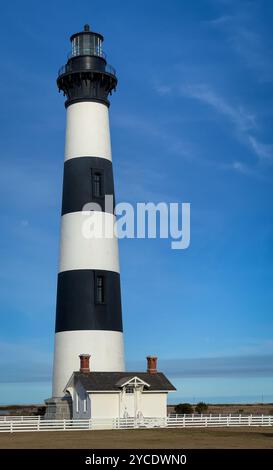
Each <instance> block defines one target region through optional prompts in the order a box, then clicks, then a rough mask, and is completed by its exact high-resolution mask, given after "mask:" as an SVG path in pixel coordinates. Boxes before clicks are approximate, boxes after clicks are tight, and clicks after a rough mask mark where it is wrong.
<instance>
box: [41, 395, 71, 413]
mask: <svg viewBox="0 0 273 470" xmlns="http://www.w3.org/2000/svg"><path fill="white" fill-rule="evenodd" d="M45 404H46V413H45V417H44V419H72V400H71V397H70V396H69V395H65V396H64V397H52V398H48V399H47V400H45Z"/></svg>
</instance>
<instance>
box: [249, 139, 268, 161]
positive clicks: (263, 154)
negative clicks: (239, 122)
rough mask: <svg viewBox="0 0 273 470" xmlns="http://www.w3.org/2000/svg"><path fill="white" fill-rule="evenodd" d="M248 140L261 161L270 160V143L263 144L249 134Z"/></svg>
mask: <svg viewBox="0 0 273 470" xmlns="http://www.w3.org/2000/svg"><path fill="white" fill-rule="evenodd" d="M248 140H249V143H250V145H251V147H252V149H253V151H254V152H255V154H256V155H257V156H258V157H259V159H260V160H261V161H265V162H271V161H272V157H273V147H272V145H268V144H263V143H262V142H259V141H258V140H257V139H256V138H255V137H252V136H249V138H248Z"/></svg>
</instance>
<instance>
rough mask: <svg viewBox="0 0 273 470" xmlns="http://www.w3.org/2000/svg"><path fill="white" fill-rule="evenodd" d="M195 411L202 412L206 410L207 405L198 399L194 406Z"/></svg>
mask: <svg viewBox="0 0 273 470" xmlns="http://www.w3.org/2000/svg"><path fill="white" fill-rule="evenodd" d="M195 411H196V413H199V414H200V415H201V414H202V413H206V411H208V405H207V404H206V403H204V402H203V401H200V402H199V403H197V405H196V407H195Z"/></svg>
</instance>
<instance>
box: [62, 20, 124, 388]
mask: <svg viewBox="0 0 273 470" xmlns="http://www.w3.org/2000/svg"><path fill="white" fill-rule="evenodd" d="M70 40H71V45H72V48H71V53H70V54H69V56H68V60H67V63H66V65H64V66H63V67H62V68H61V69H60V71H59V74H58V78H57V85H58V88H59V90H61V91H62V92H63V94H64V95H65V96H66V101H65V107H66V114H67V121H66V139H65V162H64V179H63V199H62V215H61V236H60V261H59V272H58V286H57V307H56V330H55V351H54V372H53V397H62V396H63V395H64V388H65V385H66V384H67V382H68V380H69V378H70V376H71V374H72V373H73V371H75V370H77V369H78V362H79V355H80V354H81V353H85V354H90V355H91V356H92V370H93V371H104V372H108V371H109V372H110V371H112V372H113V371H117V372H118V371H123V370H124V354H123V334H122V316H121V296H120V274H119V257H118V244H117V239H116V238H115V237H113V236H112V237H109V236H106V235H103V233H102V235H101V236H100V237H88V236H86V234H85V233H84V230H83V227H84V223H85V220H86V219H87V218H88V217H90V215H91V214H92V224H93V229H94V226H95V229H96V225H97V227H101V226H107V227H108V228H109V226H114V223H115V215H114V213H113V210H111V208H109V207H108V205H107V204H105V195H109V196H112V197H113V198H114V182H113V168H112V156H111V142H110V131H109V115H108V108H109V101H108V98H109V95H111V92H112V91H113V90H115V89H116V85H117V77H116V73H115V70H114V69H113V68H112V67H111V66H110V65H108V64H107V61H106V56H105V54H104V52H103V49H102V43H103V36H102V35H101V34H98V33H94V32H92V31H90V28H89V26H88V25H85V26H84V30H83V31H81V32H79V33H76V34H73V35H72V36H71V38H70ZM113 200H114V199H113ZM90 203H91V204H94V203H95V204H96V205H98V209H95V210H93V211H92V212H90V213H88V211H86V207H87V206H86V204H90ZM95 207H97V206H95ZM100 208H101V209H100Z"/></svg>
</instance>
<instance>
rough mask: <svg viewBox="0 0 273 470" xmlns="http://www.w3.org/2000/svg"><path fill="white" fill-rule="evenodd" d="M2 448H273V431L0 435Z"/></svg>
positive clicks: (254, 429)
mask: <svg viewBox="0 0 273 470" xmlns="http://www.w3.org/2000/svg"><path fill="white" fill-rule="evenodd" d="M0 448H1V449H138V448H140V449H273V429H272V428H266V427H255V428H254V427H251V428H245V427H244V428H243V427H241V428H213V429H212V428H211V429H204V428H202V429H145V430H144V429H143V430H142V429H141V430H140V429H137V430H114V431H67V432H63V431H55V432H54V431H53V432H22V433H21V432H20V433H13V434H10V433H1V434H0Z"/></svg>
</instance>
